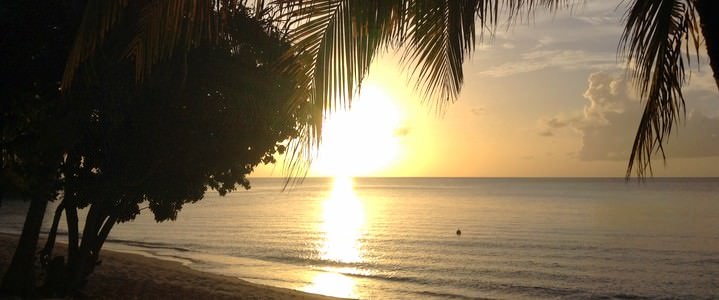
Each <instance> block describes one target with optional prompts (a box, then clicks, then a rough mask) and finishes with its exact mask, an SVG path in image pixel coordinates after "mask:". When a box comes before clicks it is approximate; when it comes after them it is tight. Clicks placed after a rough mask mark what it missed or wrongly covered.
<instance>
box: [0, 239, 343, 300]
mask: <svg viewBox="0 0 719 300" xmlns="http://www.w3.org/2000/svg"><path fill="white" fill-rule="evenodd" d="M16 243H17V236H13V235H6V234H0V272H2V274H4V273H5V270H6V269H7V267H8V265H9V264H10V259H11V258H12V255H13V252H14V251H15V246H16ZM58 250H60V251H62V250H64V247H62V245H59V247H58ZM57 253H61V252H57ZM101 260H102V264H101V265H100V266H98V267H97V268H96V269H95V272H94V273H93V274H92V275H91V276H90V282H89V283H88V285H87V287H86V288H85V290H84V291H83V292H84V293H85V294H86V295H87V296H88V297H89V298H91V299H336V298H332V297H326V296H321V295H315V294H310V293H304V292H300V291H295V290H290V289H283V288H276V287H271V286H266V285H260V284H254V283H251V282H247V281H244V280H242V279H238V278H232V277H228V276H221V275H214V274H209V273H204V272H200V271H196V270H193V269H190V268H189V267H186V266H184V265H182V264H180V263H177V262H171V261H164V260H160V259H154V258H149V257H144V256H142V255H138V254H131V253H121V252H114V251H109V250H103V252H102V253H101Z"/></svg>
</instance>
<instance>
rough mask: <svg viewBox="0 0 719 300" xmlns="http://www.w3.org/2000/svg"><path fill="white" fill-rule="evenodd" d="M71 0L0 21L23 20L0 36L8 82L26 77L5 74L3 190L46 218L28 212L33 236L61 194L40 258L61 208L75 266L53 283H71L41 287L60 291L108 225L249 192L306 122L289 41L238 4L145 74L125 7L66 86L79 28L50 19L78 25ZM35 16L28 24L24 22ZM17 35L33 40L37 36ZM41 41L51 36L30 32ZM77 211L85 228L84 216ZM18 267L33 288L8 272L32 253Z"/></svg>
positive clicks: (22, 6) (21, 9)
mask: <svg viewBox="0 0 719 300" xmlns="http://www.w3.org/2000/svg"><path fill="white" fill-rule="evenodd" d="M67 3H72V4H77V3H76V2H74V1H67V2H63V1H59V2H53V4H56V6H51V5H48V6H47V7H45V8H47V10H37V11H34V10H33V8H34V7H33V6H34V5H39V6H42V4H38V3H12V4H9V5H4V6H3V8H2V10H0V14H1V15H0V16H6V15H7V16H10V15H12V17H9V18H8V19H4V20H3V21H4V22H6V23H7V24H6V25H8V26H9V28H20V30H18V33H17V34H15V35H14V34H7V35H8V36H9V37H8V39H6V40H7V41H16V43H11V44H2V47H3V48H2V50H3V52H7V53H10V54H11V57H10V58H9V59H7V62H6V64H7V65H9V68H6V69H5V70H6V71H4V72H7V73H4V74H3V77H7V78H8V79H10V78H13V74H12V73H11V72H19V73H21V74H19V76H16V77H15V78H14V79H13V80H14V81H13V80H8V81H5V82H3V84H4V85H3V91H4V92H6V93H3V95H2V97H3V101H2V116H3V119H2V122H1V123H2V155H3V161H2V162H3V174H2V179H0V184H2V187H3V190H5V188H6V187H7V188H8V189H14V190H15V191H17V193H19V194H21V195H23V196H25V197H26V198H32V199H33V202H32V203H33V204H38V205H37V206H35V209H33V208H32V207H33V206H32V205H31V211H35V212H40V214H39V218H30V217H29V216H30V212H29V213H28V221H26V226H25V227H26V228H28V227H37V228H38V230H39V226H40V225H41V223H42V213H43V212H44V210H45V206H44V205H46V203H47V202H48V201H52V200H54V199H55V198H56V196H57V195H59V197H58V200H59V203H58V206H57V209H56V211H55V218H54V219H53V225H52V228H51V231H50V236H49V237H48V242H47V244H46V246H45V248H44V249H43V250H42V254H41V258H42V260H41V261H42V262H43V263H44V264H47V263H49V262H50V261H52V249H53V245H54V242H55V235H56V231H57V225H58V224H57V223H58V222H59V220H60V215H61V214H62V213H65V214H66V217H67V223H68V253H67V261H66V263H65V264H64V265H62V266H61V267H60V268H59V269H58V268H55V267H54V270H55V271H54V272H61V273H63V274H62V275H60V276H56V275H53V276H48V277H47V278H48V279H54V280H60V279H62V280H65V282H62V283H61V284H58V283H57V282H55V283H48V284H46V286H48V287H55V288H54V290H52V289H51V290H49V291H47V293H48V295H49V296H53V295H63V294H64V293H65V292H68V291H69V292H74V291H75V290H77V289H79V288H81V287H82V286H83V285H84V284H85V282H86V278H87V276H88V275H89V274H90V273H91V272H92V270H93V268H94V266H95V265H96V261H97V260H98V257H99V252H100V249H101V248H102V245H103V243H104V241H105V240H106V238H107V236H108V234H109V233H110V231H111V229H112V227H113V226H114V224H116V223H118V222H124V221H129V220H132V219H134V218H135V217H136V216H137V215H138V214H139V213H140V212H141V210H142V208H144V207H147V208H149V211H150V212H151V213H153V215H154V217H155V219H156V220H157V221H165V220H174V219H175V218H176V217H177V214H178V212H179V211H180V210H181V209H182V207H183V206H184V204H186V203H193V202H196V201H198V200H201V199H202V198H203V196H204V194H205V192H206V191H207V189H208V188H211V189H214V190H217V191H218V192H219V193H220V194H221V195H224V194H226V193H227V192H230V191H232V190H235V189H236V187H237V186H242V187H244V188H249V187H250V183H249V181H248V179H247V175H248V174H249V173H250V172H252V170H253V169H254V168H255V167H256V166H257V165H258V164H261V163H265V164H266V163H273V162H275V160H276V158H275V156H276V155H277V154H281V153H283V152H284V150H285V145H284V144H283V143H285V141H287V140H289V139H292V138H295V137H296V136H297V134H298V131H297V128H298V127H299V124H300V123H303V122H307V115H306V114H305V113H304V108H303V107H302V106H301V105H299V106H298V105H291V103H290V98H291V97H290V94H292V93H294V89H295V87H296V84H295V83H294V82H293V81H292V79H291V78H290V77H289V76H287V75H283V74H279V73H277V72H276V71H275V70H273V69H272V68H271V66H272V64H273V63H274V62H275V61H276V60H278V59H279V57H280V55H283V54H284V53H285V52H286V51H287V49H288V47H289V45H288V44H287V43H286V42H285V41H283V37H282V35H281V33H280V32H279V31H278V30H277V29H276V28H274V27H273V26H272V25H271V24H272V22H271V21H270V20H267V19H264V17H263V16H262V15H261V14H251V13H250V10H248V9H247V8H245V7H244V6H242V5H236V6H224V7H223V8H222V9H221V10H218V11H216V12H215V13H217V14H221V16H218V17H217V18H215V19H216V20H222V24H223V26H222V29H221V30H218V31H217V36H215V37H214V38H202V39H193V36H185V37H181V38H186V39H189V40H188V43H193V44H194V46H193V47H189V48H188V47H185V45H184V44H183V43H180V44H178V45H177V46H176V47H177V49H175V51H174V52H173V55H172V56H171V57H169V58H167V59H165V60H163V61H160V62H157V63H155V64H153V65H152V68H153V71H152V73H149V74H151V75H148V76H146V77H145V78H144V79H143V81H142V82H140V81H138V80H137V76H136V61H135V60H136V59H137V58H136V57H135V56H133V55H128V53H127V48H126V47H124V45H127V44H132V42H133V41H134V40H135V39H136V33H137V31H138V30H140V29H141V27H142V26H143V24H142V22H143V19H142V17H143V12H142V11H139V10H136V9H135V10H133V8H135V7H134V6H132V5H131V6H128V7H127V8H126V9H125V10H124V11H123V13H122V14H119V15H118V20H116V25H117V26H115V27H114V28H113V30H110V31H107V32H106V36H105V37H104V39H103V42H102V44H99V45H97V47H96V48H95V49H94V51H93V52H92V53H91V55H89V56H87V57H85V59H84V60H83V63H82V64H81V65H79V66H78V67H77V69H76V70H75V71H76V72H75V74H76V75H75V76H76V77H75V78H74V81H73V85H72V88H71V89H68V90H65V91H61V90H60V89H59V87H60V86H61V79H62V74H63V71H64V68H63V67H64V65H65V62H66V58H67V55H68V51H69V49H70V46H71V45H72V40H73V37H74V36H75V34H74V28H73V27H71V26H59V25H57V24H55V23H53V22H52V21H51V20H54V19H53V18H55V17H56V18H58V19H59V20H60V21H59V22H58V24H60V23H63V22H65V23H72V24H74V26H77V22H79V20H80V18H77V17H74V15H73V12H77V10H73V9H71V8H68V7H67V6H64V5H62V4H67ZM80 8H81V9H80V11H83V10H82V7H80ZM53 9H54V10H53ZM29 15H32V16H34V17H36V18H34V19H32V18H28V16H29ZM28 19H30V20H32V21H33V22H34V23H31V24H25V23H24V22H26V21H27V20H28ZM72 21H75V23H73V22H72ZM26 27H27V28H30V29H28V30H25V29H24V28H26ZM43 30H46V31H47V33H45V32H43ZM21 33H25V34H29V35H31V36H32V37H33V38H32V39H29V40H30V41H32V42H26V40H23V36H22V34H21ZM4 34H5V33H4ZM42 37H46V38H47V39H45V40H40V41H38V40H36V38H42ZM25 38H27V36H25ZM35 52H37V55H34V53H35ZM13 55H14V56H17V59H15V60H13V58H15V57H13ZM33 55H34V56H33ZM46 95H47V96H46ZM41 191H42V192H43V193H40V192H41ZM83 208H85V209H87V215H86V217H85V222H84V228H82V229H81V228H79V226H78V224H79V223H80V222H79V218H78V210H79V209H83ZM145 212H147V211H146V210H145ZM28 222H30V223H32V225H33V226H28V225H27V224H28ZM81 230H82V231H81ZM80 233H82V234H80ZM37 234H38V232H37V231H34V232H31V231H29V232H28V234H27V236H28V237H33V238H34V240H33V239H29V240H28V242H27V245H25V246H22V245H21V246H19V247H18V252H17V253H24V257H26V258H27V257H28V255H29V257H32V256H33V255H34V252H35V250H34V249H35V248H34V247H35V243H36V241H37ZM23 235H24V236H25V235H26V234H25V229H24V232H23ZM55 261H57V260H55ZM60 262H62V259H61V260H60ZM12 265H13V266H15V267H11V269H9V270H8V273H7V274H6V276H5V277H4V278H3V288H4V289H6V290H10V291H11V292H13V293H19V294H22V293H24V292H25V291H27V289H25V290H24V291H19V290H21V289H24V288H25V287H23V288H20V287H18V285H17V284H13V282H14V283H19V284H22V285H26V284H28V282H30V284H34V278H32V276H31V275H28V274H23V276H19V277H22V278H19V279H18V278H15V279H14V281H13V280H7V279H8V278H11V279H12V277H14V276H13V275H15V274H13V273H12V272H13V270H15V271H17V270H22V269H23V268H25V269H27V268H31V266H32V261H31V260H30V261H28V260H27V259H26V260H24V261H23V262H18V263H17V264H16V262H15V259H14V260H13V263H12ZM16 265H17V266H16ZM57 270H60V271H57ZM28 276H29V277H28ZM15 277H18V276H15ZM6 282H10V284H7V283H6ZM13 289H14V290H13ZM58 289H59V290H58Z"/></svg>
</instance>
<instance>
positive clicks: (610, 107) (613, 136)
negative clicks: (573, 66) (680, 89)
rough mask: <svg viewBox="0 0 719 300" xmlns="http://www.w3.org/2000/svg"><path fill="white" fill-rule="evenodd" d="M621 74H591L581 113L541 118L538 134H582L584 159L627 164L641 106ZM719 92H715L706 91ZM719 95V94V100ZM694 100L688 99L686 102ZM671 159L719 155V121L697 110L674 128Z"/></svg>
mask: <svg viewBox="0 0 719 300" xmlns="http://www.w3.org/2000/svg"><path fill="white" fill-rule="evenodd" d="M630 91H631V88H630V86H629V84H628V83H627V82H626V81H625V80H624V79H623V77H621V76H614V75H611V74H609V73H606V72H597V73H593V74H591V75H590V76H589V79H588V87H587V90H586V92H585V93H584V95H583V96H584V99H585V101H587V102H586V104H585V106H584V109H583V110H582V111H581V112H572V113H563V114H559V115H557V116H554V117H551V118H545V119H542V120H540V122H539V123H540V128H539V132H538V134H539V135H540V136H554V135H555V134H556V133H557V131H560V130H566V129H571V130H574V131H576V132H579V133H580V135H581V138H582V147H581V149H579V151H577V153H576V154H577V157H578V158H579V159H580V160H586V161H595V160H628V159H629V155H630V152H631V147H632V145H633V142H634V136H635V134H636V130H637V126H638V124H639V121H640V117H641V114H642V109H643V107H642V105H641V103H639V101H638V100H637V97H636V95H634V94H632V93H631V92H630ZM704 94H715V91H706V90H705V91H704ZM715 97H716V96H715ZM687 100H689V99H687ZM665 150H666V154H667V155H668V156H669V157H706V156H717V155H719V118H711V117H707V116H706V115H705V114H703V113H700V112H697V111H694V112H690V113H688V114H687V116H686V118H685V119H684V122H682V123H680V124H675V128H674V130H673V131H672V136H671V137H670V138H669V139H667V142H666V144H665Z"/></svg>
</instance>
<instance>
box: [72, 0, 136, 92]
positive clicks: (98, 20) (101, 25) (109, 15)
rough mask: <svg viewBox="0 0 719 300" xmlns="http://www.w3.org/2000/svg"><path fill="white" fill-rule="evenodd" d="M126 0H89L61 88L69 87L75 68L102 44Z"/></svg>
mask: <svg viewBox="0 0 719 300" xmlns="http://www.w3.org/2000/svg"><path fill="white" fill-rule="evenodd" d="M127 5H128V1H127V0H107V1H105V0H89V1H87V4H85V9H84V12H83V15H82V21H80V27H79V29H78V31H77V35H76V37H75V41H74V43H73V46H72V50H71V51H70V54H69V56H68V58H67V63H66V67H65V72H64V74H63V80H62V85H61V88H62V89H63V90H66V89H68V88H69V87H70V85H71V83H72V80H73V78H75V72H76V71H77V68H78V67H79V66H80V65H81V64H82V63H83V62H84V61H85V60H87V58H88V57H90V55H92V54H93V53H94V52H95V50H96V49H97V48H98V47H99V45H100V44H102V41H103V40H104V39H105V35H106V34H107V33H108V31H110V29H112V28H113V27H114V26H115V24H116V23H117V21H118V20H119V18H120V15H121V13H122V11H123V9H124V8H125V7H127Z"/></svg>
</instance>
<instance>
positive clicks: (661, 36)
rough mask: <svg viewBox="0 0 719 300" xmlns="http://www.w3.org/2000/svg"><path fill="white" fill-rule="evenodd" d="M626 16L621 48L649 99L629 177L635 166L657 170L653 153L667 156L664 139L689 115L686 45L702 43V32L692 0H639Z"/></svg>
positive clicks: (639, 170)
mask: <svg viewBox="0 0 719 300" xmlns="http://www.w3.org/2000/svg"><path fill="white" fill-rule="evenodd" d="M625 18H626V27H625V30H624V33H623V34H622V38H621V40H620V48H621V49H622V51H623V53H624V54H625V55H626V58H627V63H628V64H629V68H630V75H631V77H632V78H633V79H634V81H635V87H636V88H637V90H638V91H639V93H640V97H641V98H642V100H643V101H645V107H644V113H643V114H642V119H641V121H640V124H639V128H638V129H637V134H636V137H635V139H634V144H633V146H632V153H631V156H630V158H629V164H628V167H627V173H626V176H627V177H630V176H631V174H632V171H633V170H634V171H636V173H637V175H638V176H639V177H642V176H644V175H645V172H646V171H648V172H649V173H650V174H651V173H652V169H651V156H652V155H653V154H654V153H657V152H658V153H661V155H662V158H663V159H665V158H666V157H665V154H664V146H663V145H664V142H665V138H666V137H667V136H668V135H669V134H670V133H671V130H672V127H673V125H674V123H675V122H677V121H680V120H681V118H682V117H683V116H684V115H685V114H686V112H685V110H684V95H683V94H682V90H681V87H682V86H683V85H684V83H685V81H686V74H685V62H684V59H685V57H686V59H687V60H689V59H690V57H689V55H690V53H689V51H688V50H689V49H688V44H687V45H684V44H683V43H684V42H689V40H692V41H693V42H694V45H696V46H697V47H698V39H699V35H698V32H697V28H696V24H697V23H696V11H695V9H694V6H693V2H692V1H679V0H658V1H643V0H635V1H634V3H633V4H632V5H631V7H630V8H629V10H628V11H627V13H626V16H625ZM684 46H685V47H686V48H683V47H684ZM683 49H686V50H687V51H686V52H684V53H683V52H682V50H683ZM697 51H698V49H697Z"/></svg>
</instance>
